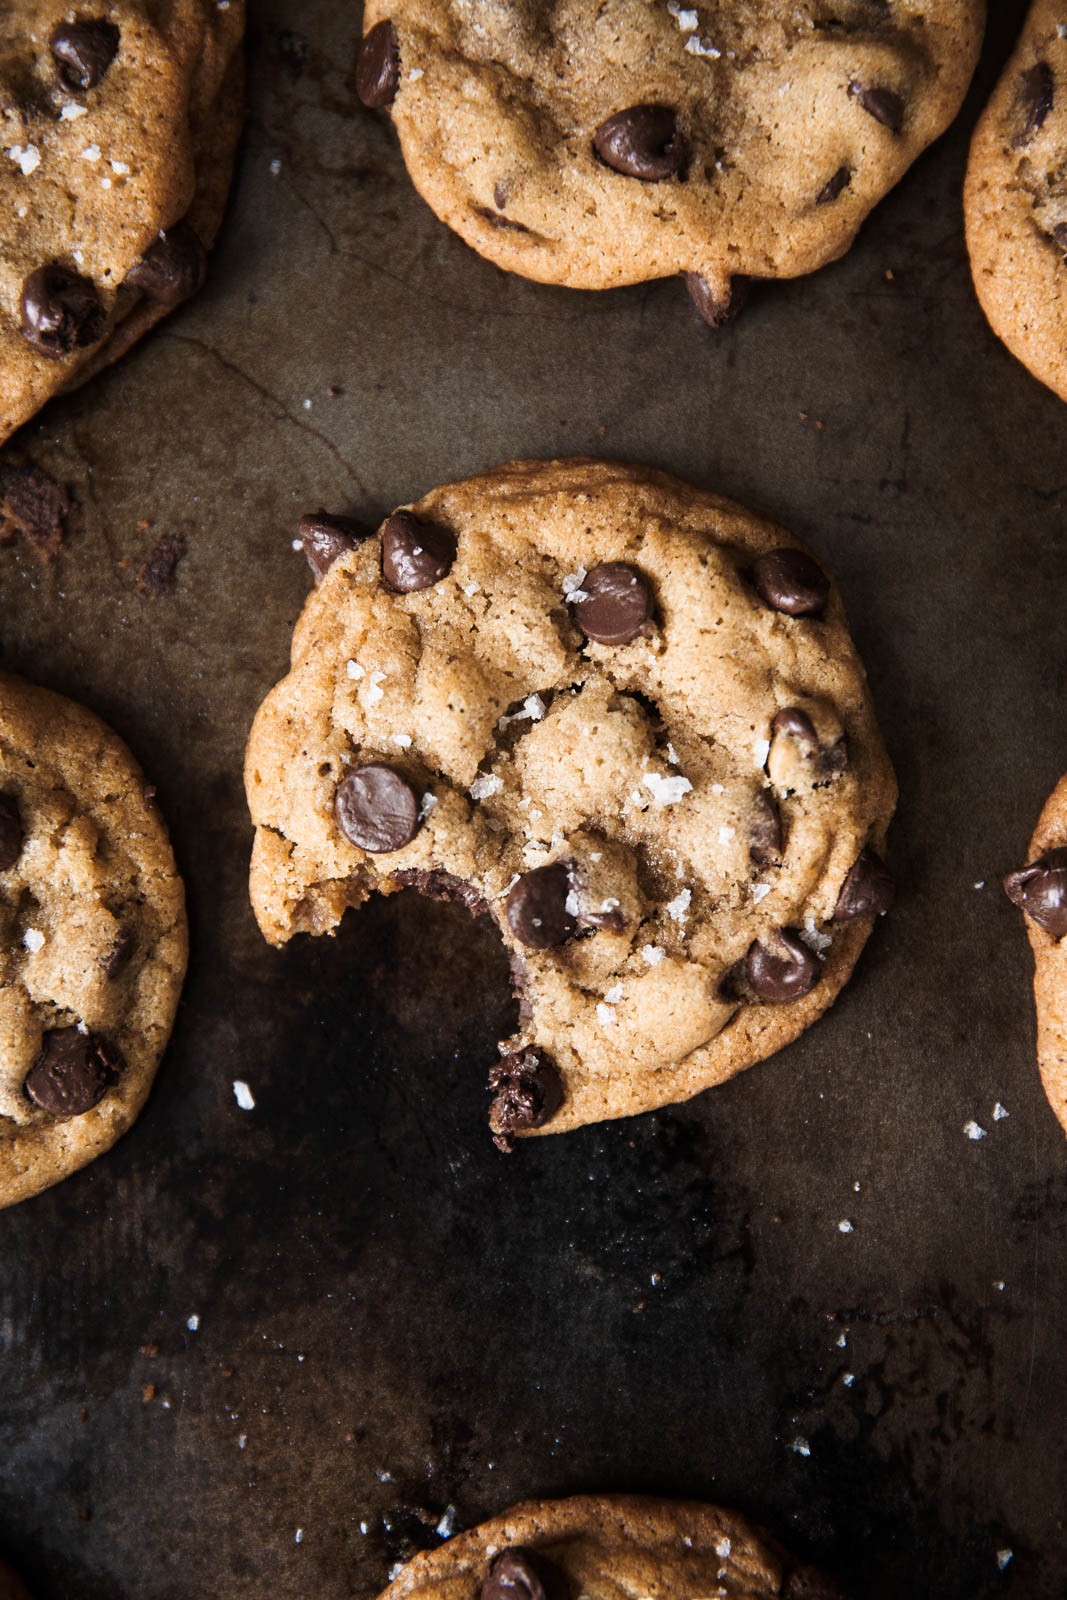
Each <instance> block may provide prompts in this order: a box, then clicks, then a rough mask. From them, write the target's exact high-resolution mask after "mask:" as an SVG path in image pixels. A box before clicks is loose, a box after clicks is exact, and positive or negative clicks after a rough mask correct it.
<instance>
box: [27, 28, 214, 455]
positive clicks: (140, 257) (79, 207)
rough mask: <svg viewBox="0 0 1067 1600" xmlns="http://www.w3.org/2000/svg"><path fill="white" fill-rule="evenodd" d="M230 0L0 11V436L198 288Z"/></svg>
mask: <svg viewBox="0 0 1067 1600" xmlns="http://www.w3.org/2000/svg"><path fill="white" fill-rule="evenodd" d="M243 31H244V0H229V3H228V4H226V5H225V6H220V5H219V4H218V3H217V0H115V3H114V4H107V5H102V6H88V5H87V6H71V5H70V4H69V3H67V0H19V3H18V4H17V5H16V4H10V3H8V4H0V439H3V438H6V437H7V435H8V434H10V433H11V432H12V431H13V430H14V429H15V428H17V427H18V426H19V425H20V424H21V423H23V422H25V421H26V420H27V419H28V418H29V417H31V416H32V415H33V414H34V412H35V411H37V410H38V409H39V408H40V406H42V405H43V404H44V403H45V401H46V400H48V399H49V398H50V397H51V396H52V395H53V394H55V393H57V392H58V391H59V390H62V389H66V388H70V387H72V386H75V385H76V384H78V383H80V382H83V381H85V379H86V378H88V377H89V376H91V375H92V374H93V373H95V372H97V371H98V370H99V369H100V368H101V367H103V366H105V365H106V364H107V363H108V362H109V361H112V360H114V359H116V358H117V357H118V356H119V355H121V354H122V353H123V352H124V351H125V350H126V349H128V348H129V346H130V345H131V344H132V343H134V341H135V340H136V339H138V338H140V336H141V335H142V334H143V333H145V332H146V331H147V329H148V328H150V327H151V326H152V324H153V323H155V322H156V321H157V320H158V319H159V318H160V317H161V316H164V315H166V313H167V312H168V311H169V310H171V309H173V307H174V306H175V305H176V304H178V303H179V302H180V301H182V300H184V299H186V298H188V296H189V295H190V294H193V293H195V292H196V290H197V289H198V288H199V287H200V285H201V283H202V282H203V276H204V272H205V270H206V254H205V252H206V250H207V248H209V247H210V246H211V244H212V243H213V242H214V239H215V235H216V233H217V231H218V227H219V224H220V222H221V220H222V212H223V207H224V204H225V199H226V193H227V190H228V187H229V179H230V172H231V168H232V165H233V156H234V151H235V149H236V144H237V136H238V133H239V131H240V124H241V106H242V71H243V68H242V59H241V43H242V37H243Z"/></svg>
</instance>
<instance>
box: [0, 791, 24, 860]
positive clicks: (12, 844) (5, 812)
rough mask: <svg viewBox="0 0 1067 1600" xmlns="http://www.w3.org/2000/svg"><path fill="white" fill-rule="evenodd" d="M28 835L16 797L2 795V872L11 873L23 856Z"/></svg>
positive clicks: (0, 797) (0, 833) (0, 854)
mask: <svg viewBox="0 0 1067 1600" xmlns="http://www.w3.org/2000/svg"><path fill="white" fill-rule="evenodd" d="M25 837H26V834H25V830H24V829H23V826H22V818H21V817H20V816H19V808H18V802H17V801H16V799H15V797H14V795H10V794H0V872H10V871H11V868H12V867H13V866H14V865H15V862H16V861H17V860H18V858H19V856H20V855H21V854H22V844H23V840H24V839H25Z"/></svg>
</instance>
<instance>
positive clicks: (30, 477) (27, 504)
mask: <svg viewBox="0 0 1067 1600" xmlns="http://www.w3.org/2000/svg"><path fill="white" fill-rule="evenodd" d="M74 504H75V502H74V500H73V499H72V498H71V495H70V492H69V490H68V489H67V488H66V487H65V486H64V485H63V484H61V483H57V482H56V480H55V479H54V478H52V477H50V476H49V475H48V473H47V472H44V471H42V469H41V468H40V467H35V466H34V465H33V464H32V462H24V463H22V464H21V465H20V466H12V465H11V464H10V463H8V462H5V461H0V545H3V544H11V543H13V541H14V540H15V539H16V538H17V537H18V536H19V535H20V534H21V535H22V537H23V538H24V539H25V540H27V541H28V543H29V544H30V545H32V547H33V549H34V551H35V552H36V553H37V555H38V556H40V558H41V560H42V561H51V560H52V558H53V556H55V555H57V554H58V552H59V549H60V546H61V545H62V543H63V538H64V534H65V532H66V529H65V526H64V524H65V522H66V519H67V517H68V516H69V515H70V513H71V511H72V510H73V509H74Z"/></svg>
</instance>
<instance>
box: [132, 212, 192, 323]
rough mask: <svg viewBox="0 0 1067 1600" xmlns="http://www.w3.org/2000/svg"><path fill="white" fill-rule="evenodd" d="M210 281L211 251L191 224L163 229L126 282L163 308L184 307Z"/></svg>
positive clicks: (178, 223) (135, 263)
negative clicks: (206, 247) (208, 268)
mask: <svg viewBox="0 0 1067 1600" xmlns="http://www.w3.org/2000/svg"><path fill="white" fill-rule="evenodd" d="M206 279H207V251H206V250H205V249H204V245H203V242H202V240H201V238H200V235H199V234H198V233H197V232H196V229H195V228H193V227H191V226H190V224H189V223H188V222H185V221H182V222H176V223H175V224H174V225H173V227H170V228H161V229H160V231H159V237H158V238H156V239H154V240H153V241H152V243H151V244H150V245H149V246H148V249H147V250H146V251H145V253H144V255H143V256H142V257H141V259H140V261H135V262H134V264H133V266H132V267H131V268H130V270H129V272H127V274H126V276H125V278H124V279H123V280H122V281H123V283H124V284H125V285H126V287H127V288H130V289H139V290H140V291H141V293H142V294H143V295H147V296H148V298H149V300H156V301H158V303H159V304H160V305H163V306H176V305H180V304H181V302H182V301H183V300H188V299H190V297H191V296H192V295H194V294H197V293H198V292H199V291H200V290H201V289H202V288H203V287H204V283H205V281H206Z"/></svg>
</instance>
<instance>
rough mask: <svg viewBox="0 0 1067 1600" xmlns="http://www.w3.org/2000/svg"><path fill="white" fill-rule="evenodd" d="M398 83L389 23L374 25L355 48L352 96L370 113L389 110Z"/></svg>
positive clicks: (397, 55)
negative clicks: (357, 58)
mask: <svg viewBox="0 0 1067 1600" xmlns="http://www.w3.org/2000/svg"><path fill="white" fill-rule="evenodd" d="M399 82H400V47H399V44H398V42H397V37H396V29H395V28H394V27H393V24H392V23H391V22H378V23H376V24H375V26H374V27H373V28H372V29H371V31H370V32H369V33H368V34H367V36H366V38H365V39H364V40H363V43H362V44H361V45H360V47H359V60H358V61H357V62H356V93H357V94H358V95H359V98H360V99H361V100H362V101H363V104H364V105H365V106H367V107H368V108H369V109H370V110H371V111H380V110H382V109H383V107H385V106H391V105H392V103H393V101H394V100H395V99H396V91H397V85H398V84H399Z"/></svg>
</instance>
